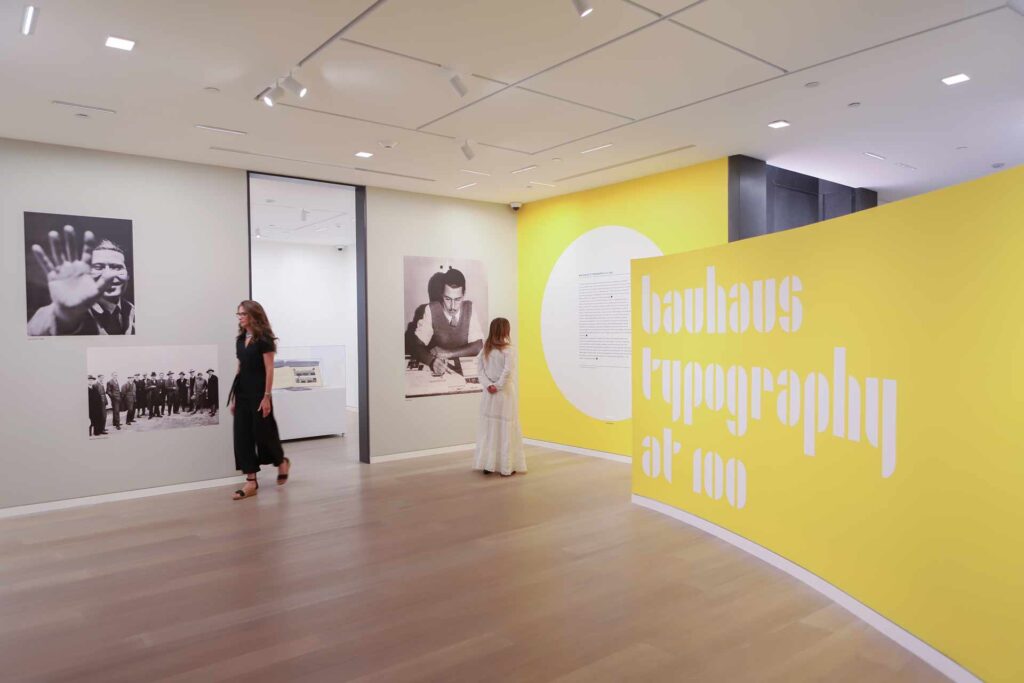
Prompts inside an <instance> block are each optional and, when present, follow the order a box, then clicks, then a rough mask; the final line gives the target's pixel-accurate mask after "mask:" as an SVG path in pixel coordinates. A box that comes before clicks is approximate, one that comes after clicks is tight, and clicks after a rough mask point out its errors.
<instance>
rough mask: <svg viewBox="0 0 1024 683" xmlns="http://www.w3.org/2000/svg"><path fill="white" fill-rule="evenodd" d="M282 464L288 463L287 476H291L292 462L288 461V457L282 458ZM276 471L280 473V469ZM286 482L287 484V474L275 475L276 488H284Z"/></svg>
mask: <svg viewBox="0 0 1024 683" xmlns="http://www.w3.org/2000/svg"><path fill="white" fill-rule="evenodd" d="M284 462H286V463H288V474H291V471H292V461H291V460H289V459H288V456H285V457H284ZM278 471H279V472H280V468H278ZM287 482H288V475H287V474H278V475H277V485H278V486H284V485H285V484H286V483H287Z"/></svg>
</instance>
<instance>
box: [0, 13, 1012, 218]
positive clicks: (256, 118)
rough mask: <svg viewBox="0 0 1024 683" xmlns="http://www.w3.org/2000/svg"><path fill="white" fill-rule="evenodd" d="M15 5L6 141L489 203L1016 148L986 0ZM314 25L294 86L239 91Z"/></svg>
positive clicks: (263, 75) (282, 69) (987, 167)
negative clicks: (695, 168) (728, 164)
mask: <svg viewBox="0 0 1024 683" xmlns="http://www.w3.org/2000/svg"><path fill="white" fill-rule="evenodd" d="M35 2H36V4H37V6H38V7H39V10H40V11H39V19H38V24H37V28H36V31H35V34H34V35H32V36H29V37H23V36H21V35H20V34H19V33H18V28H19V26H20V23H21V15H22V11H23V8H24V5H25V1H24V0H0V35H4V36H6V37H4V38H3V39H0V67H2V68H0V73H2V82H3V83H4V86H5V87H4V93H5V99H4V115H3V117H0V136H4V137H11V138H18V139H26V140H37V141H44V142H51V143H57V144H66V145H74V146H78V147H87V148H95V149H105V150H112V151H118V152H125V153H131V154H143V155H149V156H155V157H164V158H170V159H181V160H185V161H194V162H201V163H209V164H215V165H221V166H231V167H237V168H246V169H250V170H255V171H261V172H269V173H279V174H285V175H296V176H303V177H316V178H322V179H325V180H334V181H341V182H348V183H355V184H361V185H374V186H382V187H391V188H396V189H404V190H411V191H416V192H426V193H431V194H441V195H450V196H459V197H466V198H471V199H480V200H485V201H498V202H508V201H524V202H528V201H531V200H533V199H539V198H544V197H549V196H553V195H558V194H564V193H567V192H573V191H577V190H581V189H585V188H589V187H595V186H599V185H604V184H608V183H612V182H617V181H620V180H624V179H628V178H635V177H638V176H642V175H647V174H650V173H654V172H658V171H663V170H668V169H671V168H677V167H680V166H685V165H689V164H693V163H697V162H700V161H705V160H709V159H715V158H720V157H722V156H727V155H730V154H748V155H750V156H755V157H759V158H762V159H766V160H767V161H768V162H769V163H772V164H775V165H778V166H782V167H785V168H790V169H793V170H796V171H801V172H805V173H810V174H813V175H818V176H821V177H824V178H828V179H830V180H834V181H837V182H841V183H845V184H848V185H853V186H858V187H869V188H872V189H876V190H879V192H880V196H881V198H882V199H883V200H884V201H892V200H895V199H900V198H903V197H907V196H910V195H913V194H917V193H920V192H925V191H928V190H931V189H935V188H938V187H942V186H945V185H949V184H953V183H957V182H962V181H964V180H968V179H971V178H976V177H979V176H981V175H984V174H986V173H990V172H993V168H992V165H993V164H996V163H1003V164H1005V165H1006V166H1007V167H1009V166H1013V165H1016V164H1019V163H1022V162H1024V69H1021V68H1019V65H1020V64H1024V16H1021V15H1020V14H1018V13H1016V12H1015V11H1013V10H1012V9H1010V8H1008V7H1007V6H1006V4H1005V2H1003V1H1002V0H857V2H850V1H849V0H773V1H772V2H765V1H764V0H699V1H694V0H689V1H687V0H592V4H593V6H594V12H593V13H592V14H591V15H590V16H588V17H586V18H584V19H580V18H579V17H578V16H577V15H576V14H575V12H574V11H573V8H572V3H571V2H570V0H515V2H508V1H507V0H377V2H373V1H372V0H288V1H287V2H286V1H285V0H218V2H213V3H202V2H193V1H191V0H188V1H185V0H182V2H176V3H157V2H139V1H138V0H90V1H89V2H81V1H80V0H78V1H76V0H35ZM339 32H341V33H340V36H338V37H337V38H335V39H334V40H331V39H332V37H333V36H336V35H337V34H339ZM108 35H115V36H119V37H124V38H130V39H133V40H135V41H137V45H136V48H135V50H134V51H133V52H131V53H126V52H121V51H117V50H112V49H110V48H106V47H104V45H103V41H104V40H105V38H106V37H107V36H108ZM322 45H323V49H322V50H319V51H318V52H316V54H314V55H312V56H311V57H309V59H308V60H306V61H305V63H304V64H303V66H302V68H301V70H299V71H297V72H296V76H297V77H298V78H299V79H300V80H301V81H302V82H304V83H305V84H306V85H308V86H309V87H310V94H309V95H308V97H306V98H305V99H302V100H299V99H298V98H296V97H295V96H294V95H291V94H289V95H288V96H287V97H286V98H285V99H284V100H283V101H282V103H281V104H280V105H279V106H276V107H274V108H272V109H270V108H267V107H265V106H263V105H262V104H259V103H258V102H257V101H256V97H257V95H258V94H259V93H260V92H262V91H263V90H264V89H265V88H266V87H267V86H268V85H269V84H271V83H273V82H274V80H275V78H278V77H281V76H284V75H286V74H287V73H288V71H289V70H290V69H291V68H293V67H294V66H295V65H296V64H298V63H299V62H302V61H303V60H304V59H306V58H307V56H309V55H311V53H313V52H314V51H316V50H317V48H318V47H320V46H322ZM442 67H445V68H449V69H452V70H454V71H457V72H459V73H461V74H463V75H464V78H465V81H466V84H467V86H468V87H469V93H468V94H467V95H466V96H465V97H464V98H460V97H459V96H458V95H457V94H456V93H455V91H454V90H453V89H452V88H451V87H450V86H449V84H448V83H447V76H448V73H450V72H448V71H446V70H445V68H442ZM961 71H962V72H966V73H968V74H969V75H970V76H971V78H972V80H971V81H969V82H967V83H964V84H961V85H958V86H953V87H949V86H945V85H943V84H942V83H941V82H940V80H939V79H940V78H942V77H943V76H947V75H950V74H954V73H958V72H961ZM812 81H816V82H818V83H819V85H818V86H817V87H813V88H808V87H805V84H806V83H808V82H812ZM205 87H215V88H218V89H219V90H220V92H219V93H216V94H212V93H210V92H207V91H206V90H204V88H205ZM55 100H60V101H67V102H73V103H79V104H85V105H91V106H95V107H103V108H107V109H112V110H115V111H116V113H114V114H107V113H102V112H97V111H94V110H78V109H75V108H71V107H65V106H58V105H54V104H52V102H53V101H55ZM850 102H860V103H861V105H860V106H859V107H857V108H851V107H848V106H847V105H848V104H849V103H850ZM76 113H87V114H88V115H89V118H81V117H76V116H75V114H76ZM780 118H781V119H786V120H788V121H790V122H791V123H792V124H793V125H792V126H791V127H789V128H785V129H781V130H772V129H769V128H768V127H767V123H769V122H770V121H773V120H775V119H780ZM195 124H206V125H212V126H220V127H224V128H230V129H235V130H240V131H245V132H246V133H247V135H244V136H240V135H238V136H236V135H227V134H223V133H215V132H209V131H204V130H199V129H196V128H195V127H194V126H195ZM464 139H470V140H473V141H475V149H476V152H477V154H476V157H475V159H473V160H472V161H467V160H466V159H465V158H464V157H463V156H462V154H461V152H460V151H459V144H460V142H461V141H462V140H464ZM380 141H388V142H391V143H397V144H396V145H395V146H394V147H393V148H392V149H385V148H383V147H381V146H380V145H379V142H380ZM608 143H611V144H612V146H611V147H609V148H607V149H603V150H600V151H597V152H593V153H590V154H586V155H583V154H581V152H582V151H583V150H586V149H590V148H592V147H596V146H599V145H603V144H608ZM957 148H963V149H957ZM357 151H368V152H373V153H374V155H375V156H374V157H373V158H371V159H358V158H356V157H354V156H353V154H354V153H355V152H357ZM864 152H872V153H875V154H879V155H882V156H884V157H886V159H885V160H884V161H880V160H877V159H872V158H868V157H866V156H864ZM897 164H905V165H908V166H912V167H913V168H907V167H906V166H900V165H897ZM534 165H535V166H536V167H537V168H535V169H533V170H530V171H526V172H523V173H518V174H512V173H511V172H512V171H514V170H517V169H521V168H524V167H528V166H534ZM465 170H475V171H479V172H484V173H489V174H490V175H486V176H484V175H473V174H468V173H466V172H465ZM530 181H536V182H539V183H545V184H543V185H540V184H533V183H531V182H530ZM473 182H475V183H476V185H475V186H472V187H467V188H464V189H461V190H460V189H457V188H459V187H460V186H463V185H466V184H467V183H473ZM548 185H554V187H548Z"/></svg>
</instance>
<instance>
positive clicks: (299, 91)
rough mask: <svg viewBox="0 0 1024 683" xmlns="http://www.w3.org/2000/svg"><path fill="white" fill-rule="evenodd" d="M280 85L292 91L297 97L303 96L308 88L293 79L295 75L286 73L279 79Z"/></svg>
mask: <svg viewBox="0 0 1024 683" xmlns="http://www.w3.org/2000/svg"><path fill="white" fill-rule="evenodd" d="M281 85H283V86H284V88H285V90H289V91H291V92H292V93H294V94H295V95H296V96H297V97H300V98H301V97H305V96H306V93H308V92H309V88H307V87H306V86H304V85H302V84H301V83H299V82H298V81H297V80H295V77H294V76H292V75H291V74H288V75H287V76H285V77H284V78H283V79H282V80H281Z"/></svg>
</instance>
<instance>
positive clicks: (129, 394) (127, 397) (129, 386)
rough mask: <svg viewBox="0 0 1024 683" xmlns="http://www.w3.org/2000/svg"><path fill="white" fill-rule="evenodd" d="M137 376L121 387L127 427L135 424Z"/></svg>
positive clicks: (126, 381)
mask: <svg viewBox="0 0 1024 683" xmlns="http://www.w3.org/2000/svg"><path fill="white" fill-rule="evenodd" d="M137 376H138V375H132V376H131V377H129V378H128V379H127V380H125V383H124V385H122V387H121V404H122V405H123V406H124V409H125V416H124V424H125V426H126V427H127V426H128V425H130V424H131V423H133V422H135V377H137Z"/></svg>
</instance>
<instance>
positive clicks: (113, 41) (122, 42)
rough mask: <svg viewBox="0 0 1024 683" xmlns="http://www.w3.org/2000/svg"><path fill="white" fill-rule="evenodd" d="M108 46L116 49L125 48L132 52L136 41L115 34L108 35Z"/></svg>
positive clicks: (126, 50)
mask: <svg viewBox="0 0 1024 683" xmlns="http://www.w3.org/2000/svg"><path fill="white" fill-rule="evenodd" d="M107 47H112V48H114V49H115V50H124V51H125V52H131V51H132V50H133V49H134V48H135V41H134V40H128V39H127V38H116V37H114V36H107Z"/></svg>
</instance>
